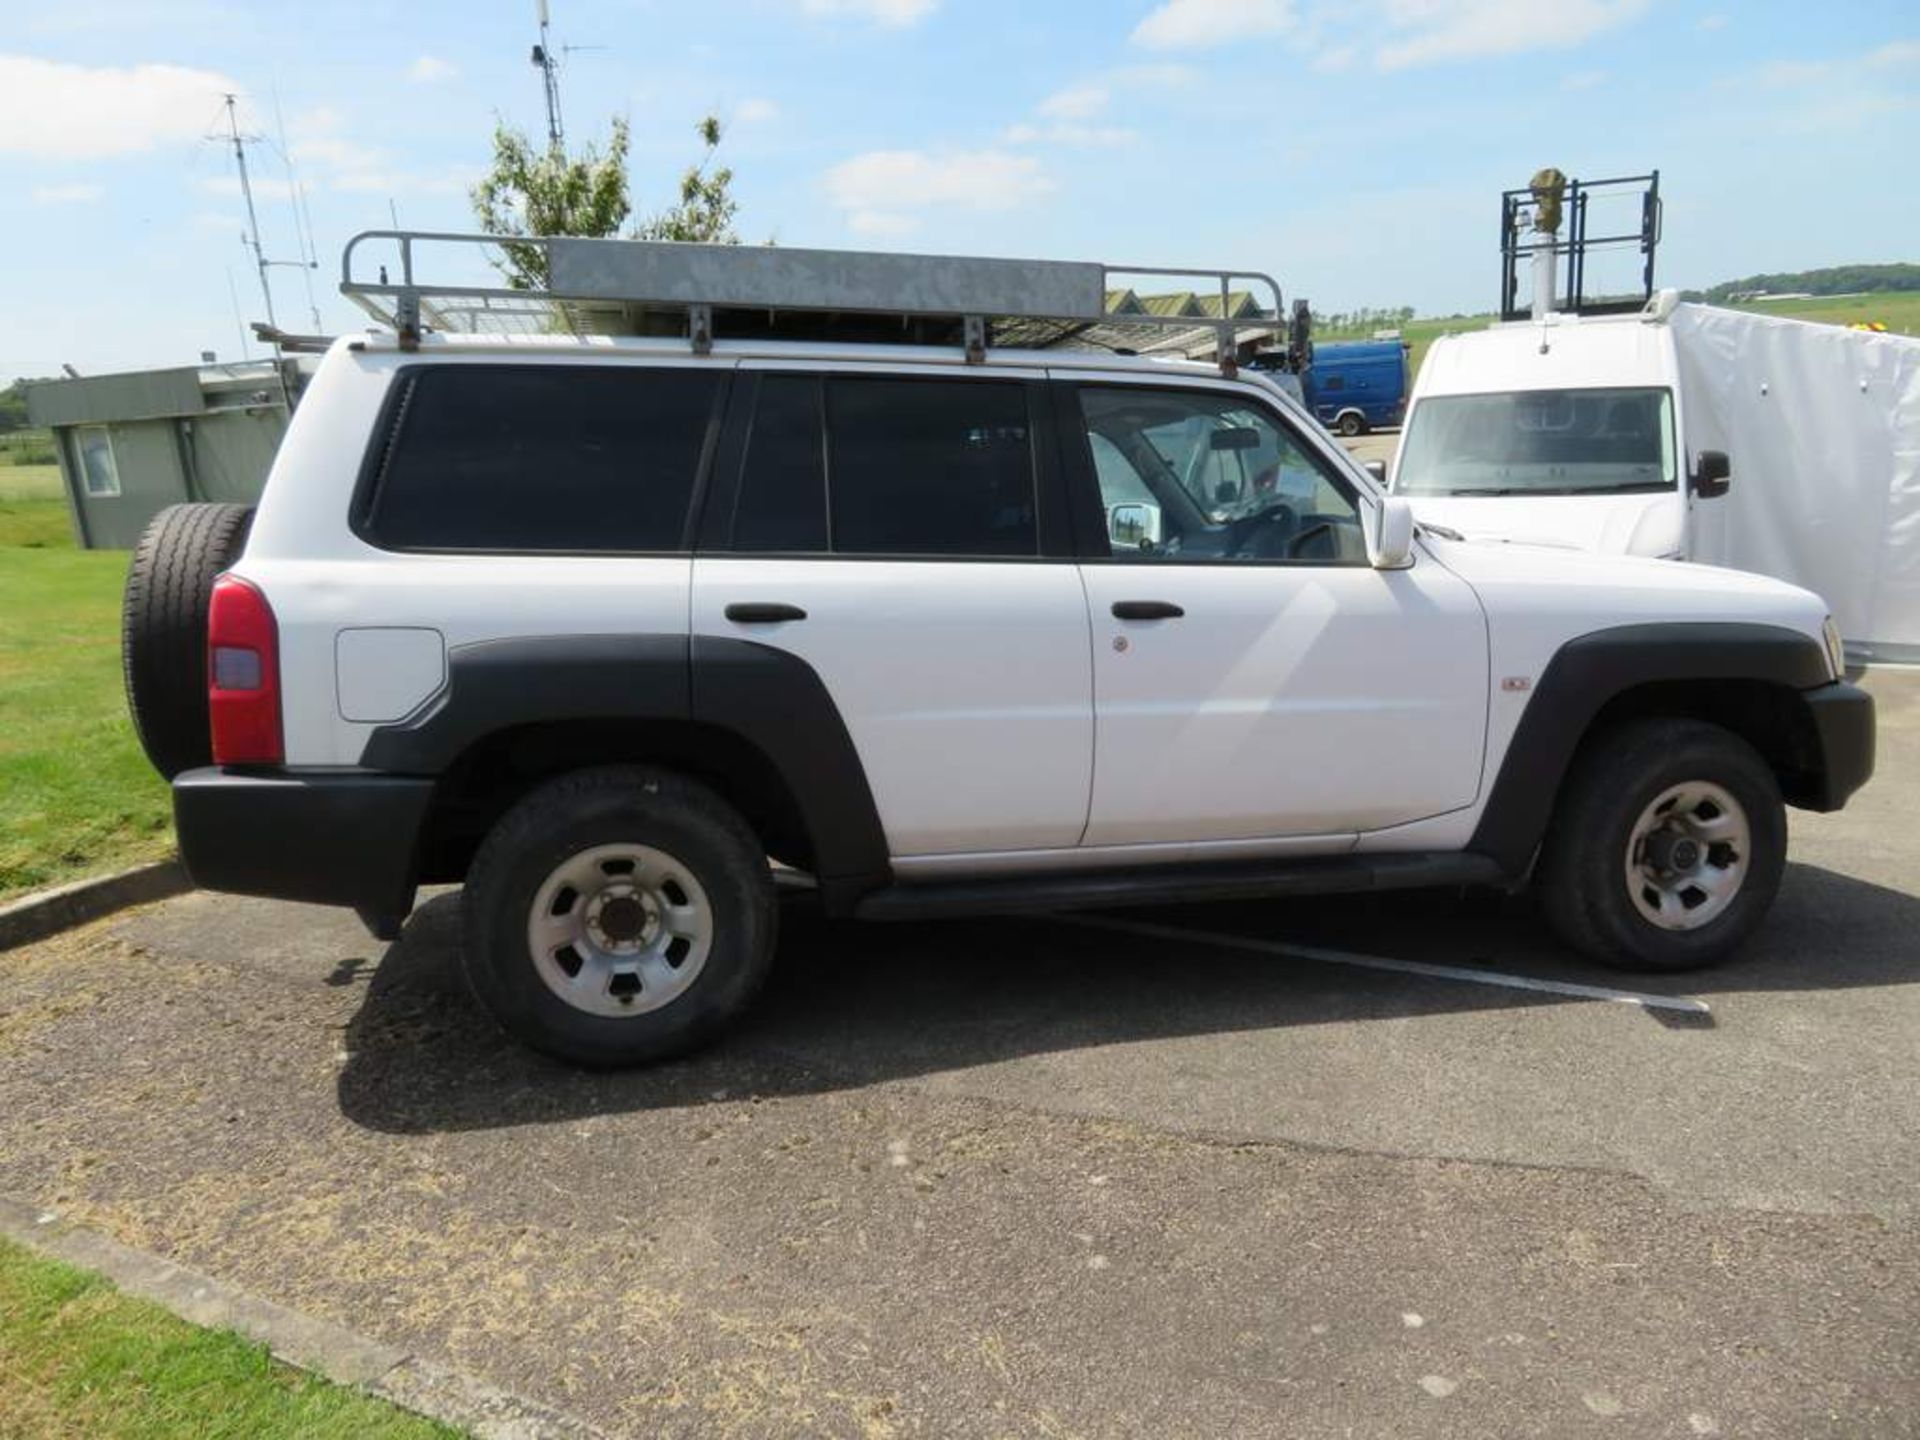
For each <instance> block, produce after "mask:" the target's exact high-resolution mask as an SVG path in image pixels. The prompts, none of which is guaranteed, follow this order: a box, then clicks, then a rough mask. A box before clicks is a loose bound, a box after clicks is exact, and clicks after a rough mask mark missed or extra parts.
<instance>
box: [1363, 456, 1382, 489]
mask: <svg viewBox="0 0 1920 1440" xmlns="http://www.w3.org/2000/svg"><path fill="white" fill-rule="evenodd" d="M1366 470H1367V474H1369V475H1371V476H1372V477H1373V478H1374V479H1376V480H1378V481H1379V482H1380V484H1381V485H1382V487H1384V486H1385V485H1386V483H1387V462H1386V461H1384V460H1369V461H1367V462H1366Z"/></svg>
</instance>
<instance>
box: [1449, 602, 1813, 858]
mask: <svg viewBox="0 0 1920 1440" xmlns="http://www.w3.org/2000/svg"><path fill="white" fill-rule="evenodd" d="M1831 679H1832V676H1831V675H1830V674H1829V672H1828V669H1827V660H1826V654H1825V652H1824V650H1823V649H1822V648H1821V645H1820V643H1819V642H1818V641H1817V640H1815V639H1813V638H1812V637H1811V636H1808V635H1803V634H1802V633H1800V632H1799V631H1798V630H1792V629H1789V628H1787V627H1786V626H1783V625H1770V624H1761V623H1755V622H1745V621H1713V622H1698V621H1673V622H1657V623H1652V624H1643V625H1623V626H1618V627H1615V628H1611V629H1607V630H1597V631H1593V632H1591V633H1589V634H1586V635H1582V636H1580V637H1579V638H1577V639H1574V640H1570V641H1568V642H1567V643H1566V644H1564V645H1562V646H1561V647H1560V649H1559V650H1558V651H1556V652H1555V653H1554V656H1553V658H1552V660H1551V661H1549V662H1548V664H1547V667H1546V669H1545V670H1544V671H1543V672H1542V673H1541V676H1540V679H1539V680H1538V682H1537V683H1536V684H1535V685H1534V687H1533V694H1532V696H1531V698H1530V699H1529V701H1528V703H1527V707H1526V709H1525V711H1524V712H1523V713H1522V714H1521V716H1520V721H1519V724H1518V725H1516V726H1515V727H1514V731H1513V735H1512V738H1511V739H1509V740H1508V742H1507V746H1506V750H1505V752H1504V754H1503V755H1502V756H1501V760H1500V769H1499V772H1498V774H1497V775H1496V777H1495V778H1494V781H1493V784H1492V787H1491V789H1490V790H1489V792H1488V796H1487V802H1486V805H1485V806H1484V808H1483V809H1482V810H1481V813H1480V819H1479V822H1478V824H1477V825H1476V826H1475V828H1474V832H1473V835H1472V838H1471V839H1469V840H1468V842H1467V848H1468V849H1469V850H1472V851H1475V852H1477V853H1480V854H1483V855H1487V856H1490V857H1492V858H1493V859H1495V860H1497V861H1499V862H1500V864H1501V866H1502V868H1503V869H1505V870H1506V872H1507V873H1508V874H1511V875H1515V876H1518V875H1522V874H1524V873H1525V872H1526V870H1527V868H1528V867H1529V866H1530V864H1531V863H1532V860H1533V855H1534V852H1535V851H1536V850H1537V849H1538V848H1539V845H1540V841H1541V839H1542V837H1543V836H1544V835H1545V833H1546V827H1547V823H1548V820H1549V818H1550V817H1551V815H1552V813H1553V809H1554V806H1555V804H1556V803H1557V802H1558V799H1559V793H1560V787H1561V784H1562V782H1563V781H1564V780H1565V778H1566V773H1567V771H1568V769H1569V768H1570V767H1571V766H1572V764H1573V760H1574V757H1575V756H1576V755H1577V754H1578V752H1579V749H1580V746H1581V744H1582V743H1583V742H1584V741H1585V740H1586V738H1587V736H1588V734H1589V733H1590V731H1591V727H1592V726H1593V723H1594V721H1595V720H1596V719H1598V718H1599V717H1600V715H1601V714H1602V712H1603V711H1604V710H1605V709H1606V708H1607V706H1608V705H1609V704H1611V703H1613V702H1614V701H1616V700H1618V699H1619V698H1620V697H1622V696H1624V695H1627V694H1629V693H1630V692H1632V691H1634V690H1637V689H1640V688H1641V687H1644V686H1650V685H1657V684H1662V683H1673V682H1695V683H1697V682H1702V681H1708V682H1711V681H1716V680H1717V681H1748V682H1752V681H1758V682H1761V683H1764V684H1767V685H1771V686H1777V687H1780V688H1781V689H1786V690H1792V691H1794V692H1796V693H1798V692H1803V691H1808V690H1813V689H1815V688H1817V687H1820V686H1823V685H1825V684H1827V683H1828V682H1829V681H1830V680H1831Z"/></svg>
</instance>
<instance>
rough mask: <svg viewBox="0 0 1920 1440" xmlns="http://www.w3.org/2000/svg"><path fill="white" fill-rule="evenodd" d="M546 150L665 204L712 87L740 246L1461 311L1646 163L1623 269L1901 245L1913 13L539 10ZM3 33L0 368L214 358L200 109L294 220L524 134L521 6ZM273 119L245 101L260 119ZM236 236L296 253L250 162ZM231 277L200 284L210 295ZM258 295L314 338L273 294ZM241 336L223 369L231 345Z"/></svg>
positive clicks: (478, 163)
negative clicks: (1505, 199)
mask: <svg viewBox="0 0 1920 1440" xmlns="http://www.w3.org/2000/svg"><path fill="white" fill-rule="evenodd" d="M552 5H553V18H554V30H555V36H556V39H557V40H559V41H562V42H566V43H570V44H573V45H576V46H583V47H584V46H599V47H604V48H599V49H580V50H577V51H575V52H574V53H572V54H571V55H569V56H568V59H567V65H566V69H565V72H564V74H563V77H562V93H563V99H564V107H565V114H566V120H567V125H568V130H569V136H570V138H572V139H576V140H580V139H586V138H589V137H591V136H593V135H604V133H605V130H606V126H607V121H608V118H609V117H610V116H611V115H613V114H616V113H618V114H625V115H627V116H628V117H630V119H631V121H632V124H633V128H634V134H635V145H634V155H633V182H634V192H635V201H636V207H637V208H640V209H651V208H654V207H656V206H658V205H660V204H662V203H664V202H665V201H666V200H667V199H668V198H669V194H670V190H671V187H672V184H673V181H674V177H675V176H676V175H677V173H678V171H679V169H680V168H681V167H682V166H683V165H684V164H685V163H687V161H688V160H689V159H690V158H692V156H693V154H694V150H695V143H696V142H695V137H694V134H693V126H694V123H695V122H696V120H697V119H698V118H699V117H700V116H701V115H702V114H703V113H705V112H707V111H709V110H713V111H717V112H718V113H719V114H720V115H721V116H722V117H723V118H724V119H725V120H726V121H727V123H728V127H729V128H728V134H727V138H726V142H725V146H724V155H725V159H726V161H727V162H728V163H730V164H731V165H732V166H733V167H734V169H735V171H736V173H737V176H738V179H737V184H736V188H737V193H738V197H739V200H740V205H741V210H740V217H739V218H740V227H741V230H742V232H743V233H744V234H745V235H746V236H747V237H748V238H751V239H761V238H767V237H772V238H775V239H777V240H779V241H780V242H782V243H786V244H794V245H828V246H853V247H861V248H895V249H913V250H925V251H955V252H963V253H980V254H999V255H1038V256H1046V257H1060V258H1075V259H1102V260H1109V261H1115V262H1121V263H1131V264H1168V265H1182V264H1185V265H1240V266H1245V267H1249V268H1260V269H1264V270H1268V271H1270V272H1272V273H1274V274H1275V275H1277V276H1278V277H1279V279H1280V281H1281V284H1282V285H1283V287H1285V289H1286V290H1287V291H1288V294H1289V298H1291V297H1292V296H1294V295H1302V296H1306V297H1309V298H1310V299H1311V300H1312V301H1313V302H1314V303H1315V305H1316V307H1317V308H1320V309H1322V310H1337V309H1344V308H1348V307H1351V306H1355V305H1375V306H1392V305H1400V304H1409V305H1413V306H1415V307H1417V308H1418V309H1419V310H1420V312H1421V313H1423V314H1424V313H1447V312H1451V311H1455V310H1480V309H1485V308H1487V307H1488V306H1489V305H1490V304H1491V302H1492V300H1493V299H1494V292H1495V290H1496V284H1497V257H1496V253H1495V249H1494V246H1495V235H1496V225H1495V222H1496V219H1497V216H1498V208H1497V194H1498V192H1499V191H1500V190H1501V189H1502V188H1504V187H1506V186H1510V185H1519V184H1523V183H1524V182H1525V180H1526V178H1527V177H1528V176H1529V175H1530V174H1531V173H1532V172H1533V171H1534V170H1535V169H1536V168H1538V167H1539V166H1542V165H1547V164H1552V165H1557V166H1558V167H1560V168H1561V169H1562V170H1565V171H1567V172H1568V173H1570V174H1574V175H1583V176H1589V177H1591V176H1594V175H1597V174H1600V173H1603V172H1604V173H1607V174H1620V173H1626V172H1632V171H1639V170H1644V169H1650V168H1652V167H1655V166H1658V167H1659V168H1660V170H1661V171H1662V186H1663V190H1664V192H1665V194H1666V196H1667V209H1666V238H1665V244H1664V246H1663V249H1662V252H1661V257H1660V279H1661V281H1662V282H1664V283H1670V284H1676V285H1692V284H1708V283H1712V282H1713V281H1716V280H1721V279H1727V278H1732V277H1734V276H1737V275H1742V274H1747V273H1752V272H1755V271H1763V270H1773V269H1785V268H1800V267H1802V266H1809V265H1821V264H1833V263H1840V262H1847V261H1873V260H1915V259H1920V255H1916V254H1915V253H1914V251H1915V241H1914V237H1915V236H1916V235H1920V187H1915V186H1914V185H1912V184H1911V183H1909V179H1910V170H1909V165H1910V160H1909V154H1908V152H1909V150H1910V148H1911V147H1912V145H1913V144H1914V142H1915V141H1916V139H1920V11H1916V9H1915V7H1914V6H1913V4H1912V0H1829V3H1826V4H1823V5H1807V4H1804V3H1786V0H1781V3H1773V0H1760V3H1753V0H1338V3H1326V0H1102V3H1095V0H703V3H699V4H692V3H685V0H674V3H668V0H552ZM12 8H13V10H14V14H13V17H12V19H11V21H10V23H9V25H8V26H7V28H6V34H5V38H4V40H0V194H5V195H6V196H7V197H8V207H7V208H8V212H9V215H10V218H11V223H10V224H8V225H7V226H6V227H5V228H4V230H0V273H3V274H5V275H6V276H8V277H9V281H10V283H9V284H8V287H7V305H6V307H5V310H4V312H0V316H3V318H0V377H11V376H14V375H19V374H45V373H49V372H53V371H56V370H57V369H58V367H59V365H60V364H61V363H62V362H70V363H72V364H74V365H76V366H78V367H79V368H80V369H81V370H83V371H86V372H99V371H104V370H109V369H119V368H127V367H131V366H138V365H147V364H175V363H182V362H190V361H191V360H193V359H194V358H195V357H196V356H197V354H198V352H199V351H201V350H202V349H211V350H214V351H217V352H218V353H219V355H220V356H221V358H222V359H227V358H232V357H234V356H235V355H236V354H238V353H239V348H240V338H239V335H238V327H237V325H236V322H235V307H234V300H233V296H234V294H236V293H237V295H238V300H239V307H240V309H241V311H242V312H243V313H244V315H245V317H246V318H247V319H253V318H256V317H257V316H259V314H260V313H261V305H260V301H259V295H258V288H257V283H256V282H255V279H254V276H253V273H252V271H251V268H250V265H249V262H248V259H247V257H246V256H245V255H244V254H243V252H242V250H241V247H240V244H239V240H238V236H239V232H240V214H241V211H240V205H239V200H238V196H237V193H236V189H235V186H234V181H233V165H232V157H231V154H230V152H229V151H228V150H226V149H224V148H223V147H221V146H219V145H217V144H213V143H209V142H208V141H206V140H205V139H203V136H205V135H206V134H207V133H209V132H210V131H212V130H214V129H216V128H217V123H218V121H219V104H220V93H221V92H222V91H223V90H225V89H236V90H238V91H240V92H241V93H242V95H243V106H244V119H243V123H244V124H245V126H246V127H247V128H248V129H249V130H252V131H257V132H261V133H264V134H266V135H268V136H270V137H273V138H274V139H275V140H276V141H277V138H278V135H279V133H280V132H281V130H282V122H283V123H284V133H285V136H286V152H287V153H290V155H291V157H292V160H293V163H294V167H295V174H296V176H297V178H298V181H299V183H300V184H301V185H302V186H304V188H305V189H306V191H307V202H308V208H309V211H310V213H311V216H312V222H313V231H314V233H315V236H316V239H317V242H318V253H319V257H320V270H319V272H318V273H317V274H316V275H314V276H313V277H312V278H313V281H314V294H315V298H316V301H317V306H318V309H319V312H320V318H321V321H322V324H323V325H324V326H325V327H327V328H328V329H339V328H342V327H346V326H350V325H352V324H354V323H355V317H356V316H357V314H358V312H356V311H353V310H352V309H351V307H349V306H348V305H346V304H345V302H343V301H342V300H341V299H340V298H339V297H338V295H337V294H335V293H334V291H333V282H334V278H335V275H336V272H337V266H338V256H339V251H340V246H341V243H342V242H343V241H344V240H345V239H346V237H347V236H349V235H351V234H352V233H353V232H355V231H356V230H359V229H364V228H372V227H381V226H385V225H387V224H388V223H389V222H388V215H389V204H390V203H391V205H392V206H393V207H394V209H395V210H396V211H397V213H398V215H399V218H400V220H401V222H402V223H403V224H405V225H406V226H408V227H411V228H422V229H425V228H446V229H466V228H469V220H470V215H469V209H468V204H467V200H466V195H465V191H466V187H467V186H468V185H469V184H471V182H472V181H473V179H474V178H475V177H476V176H477V175H478V173H479V172H480V170H481V168H482V166H483V165H484V163H485V160H486V156H487V150H488V141H489V136H490V132H491V128H492V125H493V121H494V117H495V115H496V114H498V115H501V116H504V117H505V118H506V119H508V120H509V121H512V122H515V123H518V124H522V125H524V126H526V127H528V128H529V129H535V130H537V129H538V128H539V127H540V126H541V125H542V123H543V119H542V114H543V112H542V110H541V100H540V87H539V77H538V74H537V72H536V71H535V70H534V69H533V68H532V66H531V65H530V64H529V63H528V60H527V52H528V48H529V46H530V44H531V43H532V41H533V39H534V38H535V31H534V0H467V3H451V0H420V3H410V4H404V5H401V4H375V3H371V0H309V3H305V4H300V5H293V4H286V3H282V0H252V3H227V0H58V3H42V4H39V5H37V6H35V7H34V8H33V9H31V10H28V9H26V8H25V7H24V5H18V6H15V7H12ZM276 106H277V112H278V116H279V117H280V118H278V119H276ZM252 155H253V159H254V161H255V163H256V165H257V167H258V169H259V171H260V172H261V173H262V180H263V183H262V185H261V187H260V195H259V201H260V210H261V216H262V223H263V228H264V230H265V232H266V241H267V247H268V250H269V253H270V254H271V255H273V256H276V257H279V258H286V259H292V258H295V256H296V254H297V248H298V246H297V240H296V236H295V228H294V224H293V221H292V218H291V207H290V205H289V203H288V200H287V198H286V193H287V184H286V169H285V165H284V161H283V157H282V153H281V151H280V150H279V149H278V148H277V145H276V146H269V145H264V144H263V145H261V146H258V147H256V148H255V149H254V150H253V152H252ZM230 286H231V289H230ZM274 288H275V298H276V302H277V304H278V306H279V311H280V318H281V320H282V323H283V324H286V325H287V326H288V327H289V328H305V327H307V326H308V325H309V324H310V319H309V316H308V302H307V290H306V287H305V282H304V279H303V277H302V276H301V275H300V274H299V273H298V272H296V271H293V270H281V271H277V272H275V280H274ZM256 353H257V351H256Z"/></svg>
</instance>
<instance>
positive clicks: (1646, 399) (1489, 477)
mask: <svg viewBox="0 0 1920 1440" xmlns="http://www.w3.org/2000/svg"><path fill="white" fill-rule="evenodd" d="M1677 480H1678V471H1677V470H1676V468H1675V464H1674V445H1673V394H1672V392H1671V391H1669V390H1665V389H1652V388H1649V389H1644V390H1640V389H1606V390H1519V391H1514V392H1511V393H1508V394H1503V395H1436V396H1433V397H1431V398H1428V399H1425V400H1422V401H1421V402H1420V403H1419V404H1418V405H1417V406H1415V407H1414V411H1413V419H1412V421H1411V422H1410V423H1409V425H1408V427H1407V437H1406V440H1405V441H1404V442H1403V444H1402V446H1401V453H1400V468H1399V470H1398V472H1397V473H1396V474H1395V476H1394V482H1393V488H1394V490H1395V492H1396V493H1399V494H1403V495H1610V494H1626V493H1630V492H1633V491H1655V490H1669V489H1672V488H1673V487H1674V485H1675V484H1676V483H1677Z"/></svg>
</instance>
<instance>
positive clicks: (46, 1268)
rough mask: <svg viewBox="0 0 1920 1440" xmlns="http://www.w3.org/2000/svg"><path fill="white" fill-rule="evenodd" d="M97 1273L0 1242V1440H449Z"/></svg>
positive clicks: (422, 1422)
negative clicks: (7, 1439)
mask: <svg viewBox="0 0 1920 1440" xmlns="http://www.w3.org/2000/svg"><path fill="white" fill-rule="evenodd" d="M458 1434H459V1432H458V1431H455V1430H450V1429H448V1428H447V1427H446V1426H444V1425H440V1424H437V1423H435V1422H434V1421H431V1420H427V1419H424V1418H422V1417H421V1416H418V1415H414V1414H412V1413H410V1412H409V1411H405V1410H400V1409H396V1408H395V1407H394V1406H391V1405H388V1404H387V1403H385V1402H384V1401H381V1400H376V1399H374V1398H372V1397H371V1396H368V1395H363V1394H361V1393H360V1392H358V1391H355V1390H349V1389H346V1388H344V1387H342V1386H339V1385H335V1384H332V1383H331V1382H329V1381H326V1380H321V1379H319V1378H317V1377H315V1376H312V1375H309V1374H307V1373H305V1372H304V1371H300V1370H295V1369H292V1368H291V1367H289V1366H286V1365H282V1364H280V1363H279V1362H277V1361H275V1360H273V1359H272V1358H271V1357H270V1356H268V1355H267V1354H266V1353H265V1351H264V1350H262V1349H261V1348H260V1347H259V1346H257V1345H254V1344H251V1343H250V1342H248V1341H246V1340H243V1339H242V1338H240V1337H239V1336H238V1335H235V1334H234V1333H232V1332H231V1331H224V1330H202V1329H200V1328H199V1327H197V1326H194V1325H189V1324H188V1323H187V1322H186V1321H184V1320H181V1319H178V1318H176V1317H175V1316H173V1315H171V1314H169V1313H168V1312H167V1311H165V1310H163V1309H161V1308H160V1307H159V1306H158V1305H152V1304H149V1303H147V1302H146V1301H144V1300H135V1299H131V1298H129V1297H127V1296H125V1295H122V1294H121V1293H120V1292H119V1291H117V1290H115V1289H114V1288H113V1287H112V1286H111V1285H109V1284H108V1283H107V1282H106V1281H105V1280H102V1279H100V1278H99V1277H98V1276H96V1275H90V1274H88V1273H86V1272H85V1271H82V1270H76V1269H74V1268H72V1267H71V1266H68V1265H62V1264H59V1263H57V1262H55V1261H51V1260H43V1259H41V1258H40V1257H38V1256H36V1255H32V1254H30V1253H28V1252H27V1251H25V1250H22V1249H21V1248H20V1247H18V1246H16V1245H12V1244H9V1243H8V1242H6V1241H0V1436H15V1435H17V1436H22V1437H25V1436H35V1437H43V1440H66V1437H73V1440H81V1437H86V1440H122V1437H124V1440H136V1437H137V1440H173V1437H179V1440H189V1437H191V1440H206V1437H223V1440H229V1437H230V1440H275V1437H286V1440H293V1437H299V1440H363V1437H364V1440H429V1437H435V1440H456V1437H457V1436H458Z"/></svg>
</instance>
